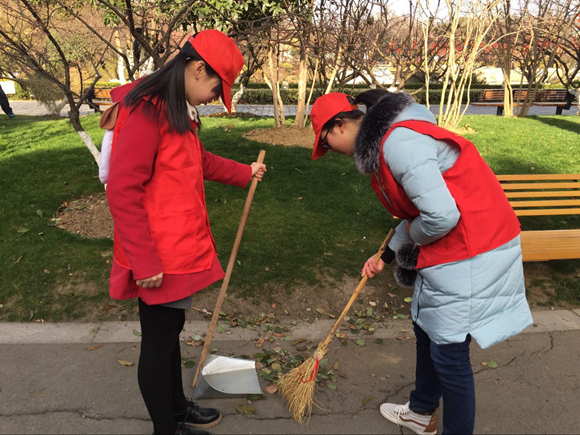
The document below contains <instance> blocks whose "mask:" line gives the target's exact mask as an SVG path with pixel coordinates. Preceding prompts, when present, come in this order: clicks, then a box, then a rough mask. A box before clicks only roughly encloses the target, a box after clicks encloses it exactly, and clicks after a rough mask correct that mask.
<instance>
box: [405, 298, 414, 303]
mask: <svg viewBox="0 0 580 435" xmlns="http://www.w3.org/2000/svg"><path fill="white" fill-rule="evenodd" d="M403 300H404V301H405V302H407V303H408V304H410V303H411V302H413V298H405V299H403Z"/></svg>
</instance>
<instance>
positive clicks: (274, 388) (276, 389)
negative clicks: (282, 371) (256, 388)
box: [266, 384, 278, 394]
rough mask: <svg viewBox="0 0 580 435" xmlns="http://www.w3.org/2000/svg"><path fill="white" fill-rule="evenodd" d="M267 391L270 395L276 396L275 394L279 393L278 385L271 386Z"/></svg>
mask: <svg viewBox="0 0 580 435" xmlns="http://www.w3.org/2000/svg"><path fill="white" fill-rule="evenodd" d="M266 391H267V392H268V393H270V394H274V393H276V391H278V385H276V384H270V385H268V386H267V387H266Z"/></svg>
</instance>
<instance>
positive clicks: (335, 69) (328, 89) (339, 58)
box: [314, 47, 342, 95]
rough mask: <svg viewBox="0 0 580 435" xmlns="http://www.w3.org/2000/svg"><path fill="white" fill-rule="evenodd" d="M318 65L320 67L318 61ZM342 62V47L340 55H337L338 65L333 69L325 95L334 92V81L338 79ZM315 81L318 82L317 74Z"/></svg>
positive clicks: (339, 50) (339, 51)
mask: <svg viewBox="0 0 580 435" xmlns="http://www.w3.org/2000/svg"><path fill="white" fill-rule="evenodd" d="M316 62H317V63H316V65H317V66H318V60H317V61H316ZM341 62H342V47H340V48H339V49H338V54H337V55H336V63H335V64H334V68H332V72H331V73H330V77H329V78H328V85H327V86H326V89H325V90H324V94H325V95H326V94H329V93H330V91H332V86H333V85H334V80H335V79H336V75H337V74H338V70H339V68H340V63H341ZM314 80H315V81H316V74H314Z"/></svg>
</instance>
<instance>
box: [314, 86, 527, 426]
mask: <svg viewBox="0 0 580 435" xmlns="http://www.w3.org/2000/svg"><path fill="white" fill-rule="evenodd" d="M359 103H362V104H364V105H365V106H366V109H367V110H366V113H363V112H362V111H360V110H359V108H358V106H357V104H359ZM311 117H312V126H313V128H314V131H315V133H316V140H315V144H314V151H313V154H312V158H313V159H318V158H320V157H322V156H323V155H324V154H325V153H326V152H327V151H328V150H331V151H334V152H337V153H340V154H344V155H347V156H354V158H355V160H356V164H357V167H358V169H359V171H360V172H362V173H363V174H368V175H370V176H371V185H372V188H373V190H374V191H375V193H376V195H377V197H378V198H379V200H380V201H381V203H382V204H383V205H384V206H385V208H386V209H387V210H388V211H389V212H390V213H391V214H392V215H393V216H397V217H399V218H401V219H402V221H401V223H400V224H399V225H398V227H397V229H396V233H395V236H394V237H393V239H392V240H391V242H390V243H389V247H388V248H389V249H387V252H385V254H384V255H383V257H382V258H381V259H380V260H379V262H378V264H375V263H374V261H373V257H371V258H369V260H367V262H366V263H365V265H364V267H363V270H362V274H363V275H365V274H366V275H367V276H369V277H371V278H372V277H373V276H374V275H375V274H377V273H380V272H381V271H382V270H383V268H384V267H385V264H386V263H389V262H391V261H392V260H393V259H394V258H395V256H396V257H397V260H398V261H399V264H401V266H402V267H405V268H406V269H409V268H410V269H412V273H413V274H414V275H413V279H414V283H413V282H410V283H408V284H411V286H413V287H414V293H413V302H412V305H411V315H412V318H413V323H414V330H415V335H416V337H417V368H416V381H415V390H413V391H412V392H411V395H410V400H409V402H408V403H406V404H401V405H397V404H394V403H384V404H382V405H381V407H380V412H381V414H382V415H383V416H384V417H385V418H386V419H388V420H389V421H391V422H393V423H396V424H398V425H400V426H405V427H407V428H409V429H411V430H412V431H414V432H415V433H417V434H435V433H436V432H437V421H436V419H435V410H436V409H437V408H438V406H439V400H440V398H441V397H443V402H444V407H443V433H447V434H452V433H455V434H470V433H473V429H474V423H475V386H474V380H473V372H472V369H471V364H470V360H469V343H470V341H471V338H472V337H473V338H474V339H475V340H477V342H478V344H479V345H480V346H481V347H482V348H486V347H489V346H492V345H494V344H496V343H499V342H500V341H502V340H505V339H507V338H509V337H511V336H513V335H515V334H518V333H519V332H521V331H522V330H523V329H524V328H526V327H527V326H529V325H530V324H531V323H532V317H531V314H530V310H529V307H528V304H527V301H526V298H525V288H524V276H523V267H522V254H521V246H520V236H519V234H520V225H519V222H518V219H517V218H516V216H515V213H514V212H513V210H512V208H511V206H510V205H509V202H508V200H507V198H506V197H505V195H504V193H503V190H502V188H501V186H500V184H499V182H498V180H497V178H496V176H495V175H494V174H493V172H492V171H491V169H490V168H489V167H488V166H487V164H486V163H485V161H484V160H483V159H482V158H481V156H480V155H479V153H478V152H477V149H476V148H475V146H474V145H473V144H472V143H471V142H469V141H468V140H466V139H464V138H462V137H461V136H458V135H456V134H453V133H451V132H449V131H447V130H445V129H443V128H440V127H438V126H437V123H436V121H435V117H434V116H433V115H432V114H431V112H429V110H427V109H426V108H425V107H424V106H421V105H419V104H415V102H414V100H413V97H411V96H410V95H408V94H406V93H402V92H401V93H389V92H387V91H383V90H374V91H368V92H365V93H362V94H361V95H359V96H358V97H357V98H355V99H353V98H351V97H348V96H347V95H344V94H341V93H334V94H328V95H324V96H322V97H320V98H319V99H317V100H316V102H315V103H314V106H313V108H312V114H311ZM404 254H410V255H404ZM409 257H411V258H409ZM413 269H414V270H413ZM397 270H400V269H397ZM397 277H398V281H399V282H401V281H403V278H405V277H408V274H406V275H404V274H402V273H399V274H398V275H397Z"/></svg>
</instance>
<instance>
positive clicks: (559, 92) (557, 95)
mask: <svg viewBox="0 0 580 435" xmlns="http://www.w3.org/2000/svg"><path fill="white" fill-rule="evenodd" d="M574 100H575V97H574V95H572V94H571V93H570V92H568V90H567V89H544V90H543V91H542V92H540V95H539V96H538V98H536V101H534V102H533V103H532V104H533V105H534V106H555V107H556V115H561V114H562V110H564V109H566V110H570V108H571V107H572V103H574Z"/></svg>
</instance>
